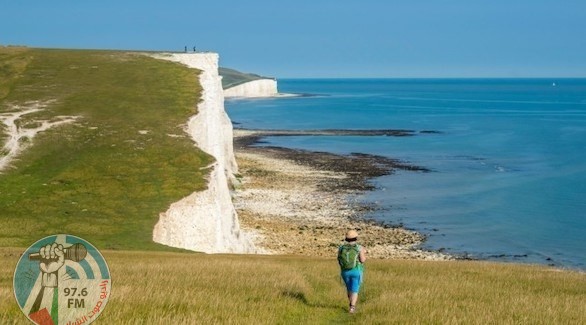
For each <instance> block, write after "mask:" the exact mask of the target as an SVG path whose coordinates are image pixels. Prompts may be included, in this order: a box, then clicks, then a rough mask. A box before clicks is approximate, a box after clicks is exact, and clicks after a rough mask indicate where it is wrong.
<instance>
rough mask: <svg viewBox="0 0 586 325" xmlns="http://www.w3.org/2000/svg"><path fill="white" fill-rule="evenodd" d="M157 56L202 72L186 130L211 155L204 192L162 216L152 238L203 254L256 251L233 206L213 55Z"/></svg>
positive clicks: (228, 133) (228, 143) (229, 152)
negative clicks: (195, 111) (199, 96)
mask: <svg viewBox="0 0 586 325" xmlns="http://www.w3.org/2000/svg"><path fill="white" fill-rule="evenodd" d="M153 56H154V57H155V58H158V59H164V60H169V61H174V62H179V63H182V64H184V65H186V66H188V67H190V68H195V69H199V70H201V71H202V72H201V74H200V77H199V78H200V83H201V86H202V87H203V93H202V101H201V102H200V103H199V104H198V107H197V108H198V114H197V115H195V116H193V117H192V118H191V119H190V120H189V122H188V129H187V132H188V133H189V134H190V135H191V137H192V138H193V140H194V141H195V142H196V144H197V146H198V147H199V148H201V149H202V150H203V151H205V152H207V153H209V154H210V155H212V156H214V158H215V159H216V162H215V163H214V164H213V165H212V166H210V168H213V170H212V171H211V173H210V176H209V182H208V189H207V190H205V191H201V192H194V193H192V194H191V195H189V196H188V197H185V198H183V199H182V200H180V201H178V202H175V203H173V204H172V205H171V206H170V208H169V209H168V210H167V211H166V212H163V213H161V214H160V216H159V221H158V223H157V224H156V225H155V228H154V230H153V240H154V241H155V242H157V243H161V244H164V245H168V246H172V247H178V248H184V249H189V250H194V251H201V252H205V253H255V252H258V250H257V249H256V247H255V246H254V244H253V243H252V240H251V238H250V234H247V233H244V232H243V231H242V230H240V225H239V221H238V215H237V214H236V210H235V209H234V206H233V204H232V198H231V195H230V189H229V186H228V182H229V180H231V179H232V178H233V175H234V173H235V172H237V168H238V166H237V165H236V160H235V158H234V151H233V146H232V123H231V122H230V119H229V118H228V115H227V114H226V112H225V110H224V94H223V90H222V84H221V77H220V75H219V74H218V60H219V55H218V54H217V53H169V54H157V55H153Z"/></svg>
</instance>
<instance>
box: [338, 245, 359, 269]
mask: <svg viewBox="0 0 586 325" xmlns="http://www.w3.org/2000/svg"><path fill="white" fill-rule="evenodd" d="M359 255H360V246H359V245H348V244H345V245H342V246H340V248H339V249H338V264H340V268H341V269H342V271H347V270H351V269H353V268H355V267H356V266H358V263H359V259H358V257H359Z"/></svg>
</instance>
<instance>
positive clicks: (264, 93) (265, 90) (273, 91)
mask: <svg viewBox="0 0 586 325" xmlns="http://www.w3.org/2000/svg"><path fill="white" fill-rule="evenodd" d="M278 94H279V92H278V90H277V80H274V79H258V80H253V81H249V82H246V83H243V84H240V85H237V86H234V87H230V88H227V89H224V96H225V97H248V98H252V97H273V96H276V95H278Z"/></svg>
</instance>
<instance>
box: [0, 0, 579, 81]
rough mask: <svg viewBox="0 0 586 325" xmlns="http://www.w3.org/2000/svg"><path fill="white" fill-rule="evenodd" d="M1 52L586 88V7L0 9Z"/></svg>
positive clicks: (78, 5) (317, 3) (371, 3)
mask: <svg viewBox="0 0 586 325" xmlns="http://www.w3.org/2000/svg"><path fill="white" fill-rule="evenodd" d="M0 45H25V46H29V47H43V48H81V49H122V50H149V51H150V50H155V51H183V50H184V47H185V46H187V47H188V48H189V49H190V50H191V49H192V48H193V46H195V47H196V48H197V49H198V50H201V51H213V52H218V53H219V54H220V65H221V66H225V67H230V68H235V69H238V70H241V71H244V72H254V73H258V74H262V75H266V76H272V77H277V78H318V77H329V78H348V77H357V78H360V77H370V78H420V77H421V78H457V77H465V78H469V77H480V78H482V77H506V78H519V77H523V78H533V77H586V0H352V1H349V0H296V1H279V0H247V1H243V0H241V1H236V0H207V1H200V0H191V1H188V0H165V1H153V0H99V1H98V0H95V1H91V0H85V1H84V0H51V1H47V0H27V1H17V0H2V4H1V5H0Z"/></svg>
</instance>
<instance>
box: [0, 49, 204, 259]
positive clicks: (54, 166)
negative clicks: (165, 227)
mask: <svg viewBox="0 0 586 325" xmlns="http://www.w3.org/2000/svg"><path fill="white" fill-rule="evenodd" d="M200 93H201V87H200V85H199V82H198V72H197V71H196V70H193V69H188V68H186V67H183V66H181V65H179V64H175V63H172V62H166V61H161V60H155V59H152V58H150V57H147V56H144V55H141V54H136V53H127V52H114V51H82V50H50V49H28V48H10V47H4V48H2V47H0V114H2V113H8V112H13V111H15V110H18V109H22V107H27V106H30V105H31V103H35V102H36V103H44V104H46V105H47V107H46V109H44V110H42V111H39V112H36V113H32V114H27V115H25V116H23V120H22V121H19V125H20V126H22V127H34V125H38V124H39V123H40V122H39V121H41V120H53V119H55V118H58V117H59V116H63V115H67V116H76V117H78V118H77V120H76V122H75V123H71V124H67V125H62V126H58V127H55V128H52V129H49V130H47V131H45V132H42V133H39V134H38V135H37V137H35V138H34V140H33V144H32V146H30V147H29V148H28V149H27V150H25V151H24V152H23V153H22V154H21V155H20V156H19V157H18V159H17V160H16V161H15V162H14V163H13V164H12V168H8V169H6V170H4V171H3V173H0V247H2V246H4V247H7V246H13V247H27V246H29V245H30V244H32V243H33V242H35V241H36V240H38V239H39V238H42V237H44V236H46V235H50V234H56V233H69V234H73V235H77V236H80V237H82V238H85V239H87V240H89V241H91V242H93V243H94V244H95V245H97V246H98V247H103V248H108V249H147V250H149V249H155V250H156V249H165V248H164V247H163V246H161V245H156V244H154V243H153V242H152V240H151V237H152V229H153V226H154V224H155V223H156V221H157V220H158V215H159V213H160V212H163V211H165V210H167V208H168V207H169V205H170V204H171V203H172V202H175V201H178V200H179V199H181V198H183V197H185V196H187V195H189V194H190V193H192V192H194V191H197V190H202V189H205V187H206V181H205V177H206V175H207V171H205V170H202V169H200V168H202V167H204V166H207V165H208V164H210V163H211V162H212V159H213V158H211V157H210V156H209V155H207V154H205V153H203V152H202V151H200V150H198V149H197V148H195V147H194V144H193V141H192V140H191V139H189V137H188V136H187V134H186V133H185V132H184V125H185V124H186V122H187V120H188V118H189V116H191V115H194V114H195V113H196V105H197V102H198V101H199V97H200ZM16 106H19V107H20V108H18V107H16ZM6 131H7V130H6V129H5V128H0V138H4V137H6ZM0 154H2V153H0Z"/></svg>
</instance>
